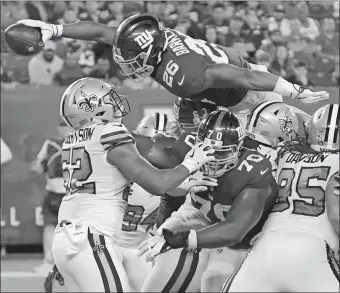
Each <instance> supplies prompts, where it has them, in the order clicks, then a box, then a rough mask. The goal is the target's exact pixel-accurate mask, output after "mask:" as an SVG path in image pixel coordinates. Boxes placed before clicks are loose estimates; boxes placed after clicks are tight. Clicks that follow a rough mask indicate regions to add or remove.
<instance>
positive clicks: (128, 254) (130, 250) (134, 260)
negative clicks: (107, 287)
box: [120, 246, 152, 292]
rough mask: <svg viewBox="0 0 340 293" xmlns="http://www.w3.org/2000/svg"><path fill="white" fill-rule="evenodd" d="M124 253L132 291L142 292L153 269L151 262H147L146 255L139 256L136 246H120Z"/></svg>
mask: <svg viewBox="0 0 340 293" xmlns="http://www.w3.org/2000/svg"><path fill="white" fill-rule="evenodd" d="M120 250H121V252H122V255H123V266H124V269H125V272H126V274H127V276H128V278H129V284H130V287H131V291H132V292H140V291H141V289H142V286H143V284H144V282H145V280H146V279H147V277H148V275H149V273H150V272H151V269H152V264H151V262H146V261H145V259H144V257H138V256H137V254H138V249H137V246H136V247H120Z"/></svg>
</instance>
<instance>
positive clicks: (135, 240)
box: [115, 183, 160, 247]
mask: <svg viewBox="0 0 340 293" xmlns="http://www.w3.org/2000/svg"><path fill="white" fill-rule="evenodd" d="M159 204H160V197H159V196H154V195H151V194H150V193H148V192H147V191H145V190H144V189H143V188H142V187H140V186H139V185H137V184H136V183H134V184H133V185H132V187H131V195H130V197H129V204H128V206H127V208H126V211H125V215H124V220H123V225H122V229H121V232H120V233H119V234H117V236H116V237H115V240H116V243H117V244H118V245H120V246H123V247H129V246H136V245H139V244H140V243H141V242H142V241H143V240H144V239H145V238H146V237H147V231H148V230H149V229H150V228H151V227H152V226H153V224H154V223H155V219H156V215H157V210H158V207H159Z"/></svg>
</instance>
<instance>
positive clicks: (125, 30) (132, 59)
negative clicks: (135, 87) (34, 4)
mask: <svg viewBox="0 0 340 293" xmlns="http://www.w3.org/2000/svg"><path fill="white" fill-rule="evenodd" d="M165 46H166V36H165V32H164V30H163V28H162V27H161V25H160V23H159V21H158V19H157V18H156V17H154V16H152V15H148V14H140V15H133V16H130V17H128V18H127V19H125V20H124V21H123V22H122V23H121V24H120V25H119V27H118V29H117V32H116V37H115V42H114V46H113V49H112V54H113V60H114V61H115V62H116V63H117V64H118V65H119V66H120V68H121V70H122V72H123V74H124V75H126V76H128V77H130V78H131V79H132V80H134V81H135V82H140V81H142V80H143V79H145V78H146V77H148V76H150V75H151V73H152V72H153V70H154V68H155V66H156V65H157V64H158V63H159V62H160V60H161V54H162V52H163V51H164V49H165Z"/></svg>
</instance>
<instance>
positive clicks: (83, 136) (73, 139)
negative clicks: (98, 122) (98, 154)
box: [64, 127, 95, 144]
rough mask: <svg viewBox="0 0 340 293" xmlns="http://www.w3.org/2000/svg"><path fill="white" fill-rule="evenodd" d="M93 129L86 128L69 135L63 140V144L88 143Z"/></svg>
mask: <svg viewBox="0 0 340 293" xmlns="http://www.w3.org/2000/svg"><path fill="white" fill-rule="evenodd" d="M94 129H95V128H94V127H86V128H82V129H79V130H78V131H75V132H72V133H70V134H69V135H68V136H67V138H66V139H65V142H64V144H75V143H81V142H85V141H88V140H90V139H91V138H92V134H93V132H94Z"/></svg>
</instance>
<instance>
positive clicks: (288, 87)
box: [273, 77, 297, 98]
mask: <svg viewBox="0 0 340 293" xmlns="http://www.w3.org/2000/svg"><path fill="white" fill-rule="evenodd" d="M273 92H274V93H276V94H279V95H281V96H287V97H291V98H294V97H293V96H292V94H293V93H294V92H297V91H296V89H295V88H294V85H293V84H292V83H290V82H289V81H287V80H285V79H284V78H282V77H279V79H278V80H277V82H276V85H275V88H274V89H273Z"/></svg>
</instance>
